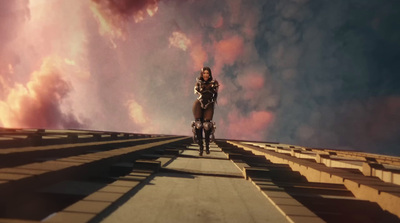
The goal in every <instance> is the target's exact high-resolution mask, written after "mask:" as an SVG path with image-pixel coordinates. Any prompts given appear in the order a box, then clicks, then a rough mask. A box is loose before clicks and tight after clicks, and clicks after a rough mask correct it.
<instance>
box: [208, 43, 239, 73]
mask: <svg viewBox="0 0 400 223" xmlns="http://www.w3.org/2000/svg"><path fill="white" fill-rule="evenodd" d="M243 46H244V43H243V38H242V37H240V36H238V35H234V36H230V37H228V38H225V39H223V40H221V41H219V42H217V43H215V45H214V48H215V56H214V60H215V66H214V70H215V73H216V75H218V74H219V73H220V72H221V70H222V68H223V67H224V65H233V64H234V63H235V61H236V60H237V59H238V58H239V56H240V55H241V54H242V53H243V48H244V47H243Z"/></svg>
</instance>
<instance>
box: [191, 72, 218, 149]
mask: <svg viewBox="0 0 400 223" xmlns="http://www.w3.org/2000/svg"><path fill="white" fill-rule="evenodd" d="M218 87H219V84H218V82H217V81H216V80H213V77H212V73H211V69H210V68H209V67H203V69H201V72H200V76H199V77H198V78H196V84H195V86H194V93H195V94H197V95H199V96H198V98H197V100H195V102H194V104H193V109H192V110H193V116H194V119H195V121H193V122H192V131H193V140H194V142H195V143H197V144H198V145H199V148H200V150H199V155H200V156H202V155H203V150H204V147H203V129H204V142H205V144H206V153H207V154H210V140H214V138H215V137H214V132H215V129H216V126H215V122H213V121H212V119H213V116H214V104H215V103H216V102H217V96H218Z"/></svg>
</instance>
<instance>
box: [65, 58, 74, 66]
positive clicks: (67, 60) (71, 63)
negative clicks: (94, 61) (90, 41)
mask: <svg viewBox="0 0 400 223" xmlns="http://www.w3.org/2000/svg"><path fill="white" fill-rule="evenodd" d="M64 62H65V63H66V64H68V65H76V63H75V61H73V60H70V59H67V58H65V59H64Z"/></svg>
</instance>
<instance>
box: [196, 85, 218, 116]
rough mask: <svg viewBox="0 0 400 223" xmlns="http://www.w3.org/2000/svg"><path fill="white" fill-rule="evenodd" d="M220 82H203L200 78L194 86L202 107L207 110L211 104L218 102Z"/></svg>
mask: <svg viewBox="0 0 400 223" xmlns="http://www.w3.org/2000/svg"><path fill="white" fill-rule="evenodd" d="M218 87H219V84H218V81H216V80H211V81H203V80H201V79H199V78H197V79H196V85H195V86H194V93H195V94H198V95H199V97H198V98H197V100H199V101H200V104H201V107H202V108H203V109H206V108H207V106H208V105H209V104H211V103H214V102H215V101H216V100H217V95H218Z"/></svg>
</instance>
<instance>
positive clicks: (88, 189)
mask: <svg viewBox="0 0 400 223" xmlns="http://www.w3.org/2000/svg"><path fill="white" fill-rule="evenodd" d="M0 138H2V140H3V141H0V197H1V199H0V222H77V223H79V222H363V223H365V222H400V214H399V213H398V210H399V209H398V207H399V206H400V205H399V204H398V199H397V198H398V194H399V192H398V191H399V190H400V186H399V185H398V184H396V182H397V178H396V174H397V172H396V168H397V162H398V160H397V159H396V158H394V157H387V156H379V155H374V154H363V153H357V152H351V153H347V152H350V151H335V153H334V152H333V151H331V150H323V149H314V148H312V149H311V148H303V147H298V146H292V145H285V144H279V143H255V142H242V141H229V140H217V141H216V142H215V143H213V144H212V146H211V154H209V155H207V154H204V155H203V156H202V157H200V156H199V155H198V151H197V150H198V147H197V146H196V145H194V144H192V142H191V139H190V138H189V137H184V136H168V135H143V134H133V133H114V132H97V131H79V130H65V131H63V130H40V129H37V130H35V129H29V130H27V129H0ZM342 152H343V153H342ZM383 169H384V171H389V172H391V174H392V175H391V176H392V177H391V181H390V182H389V181H388V179H382V178H379V177H378V176H375V175H376V173H377V172H378V170H383ZM374 174H375V175H374ZM365 191H367V193H370V195H371V196H364V195H363V194H364V193H365ZM391 205H394V206H391Z"/></svg>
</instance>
